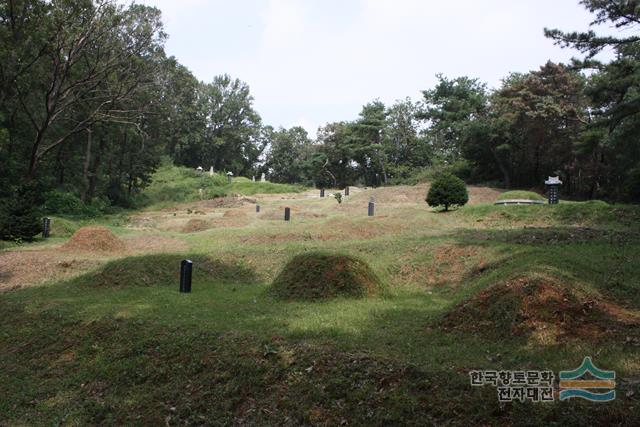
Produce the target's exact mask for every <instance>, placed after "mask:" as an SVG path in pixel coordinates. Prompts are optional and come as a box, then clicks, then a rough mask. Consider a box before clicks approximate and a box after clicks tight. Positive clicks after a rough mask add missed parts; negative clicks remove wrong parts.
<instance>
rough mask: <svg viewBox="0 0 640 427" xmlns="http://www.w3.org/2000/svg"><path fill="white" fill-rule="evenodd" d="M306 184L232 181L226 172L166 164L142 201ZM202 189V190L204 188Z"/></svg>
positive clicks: (170, 200)
mask: <svg viewBox="0 0 640 427" xmlns="http://www.w3.org/2000/svg"><path fill="white" fill-rule="evenodd" d="M304 189H305V188H304V187H302V186H297V185H289V184H276V183H271V182H252V181H251V180H250V179H247V178H244V177H234V178H233V181H232V184H229V182H228V179H227V177H226V176H225V175H224V174H221V173H216V174H214V175H213V176H211V175H209V172H202V173H199V172H197V171H196V170H194V169H191V168H187V167H182V166H173V165H163V166H161V167H160V168H159V169H158V170H157V171H156V172H155V173H154V174H153V176H152V181H151V184H150V185H149V186H148V187H147V188H146V189H145V190H144V191H143V192H142V194H141V195H140V196H139V202H138V203H140V204H142V205H147V206H154V207H165V206H168V205H170V204H174V203H183V202H192V201H196V200H202V199H213V198H216V197H224V196H229V195H233V194H240V195H253V194H258V193H289V192H300V191H304ZM201 190H202V191H201Z"/></svg>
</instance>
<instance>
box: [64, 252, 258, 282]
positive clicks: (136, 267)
mask: <svg viewBox="0 0 640 427" xmlns="http://www.w3.org/2000/svg"><path fill="white" fill-rule="evenodd" d="M185 258H186V259H190V260H191V261H192V262H193V282H194V284H195V283H196V282H211V281H215V282H223V283H233V284H243V283H255V282H256V281H257V276H256V274H255V272H254V271H253V270H251V269H249V268H247V267H245V266H243V265H241V264H236V265H233V264H229V263H225V262H223V261H220V260H216V259H212V258H210V257H208V256H206V255H193V256H185V255H180V254H157V255H145V256H136V257H127V258H123V259H119V260H115V261H111V262H109V263H107V264H105V265H104V266H103V267H102V268H100V269H99V270H98V271H95V272H92V273H89V274H86V275H84V276H81V277H78V278H77V279H74V280H75V281H76V282H78V283H81V284H86V285H89V286H103V287H129V286H166V285H175V286H176V287H177V286H178V283H179V281H180V262H181V261H182V260H183V259H185Z"/></svg>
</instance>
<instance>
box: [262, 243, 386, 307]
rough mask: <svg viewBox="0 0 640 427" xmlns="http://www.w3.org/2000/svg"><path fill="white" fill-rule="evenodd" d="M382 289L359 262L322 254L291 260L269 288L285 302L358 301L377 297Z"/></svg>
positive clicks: (347, 256)
mask: <svg viewBox="0 0 640 427" xmlns="http://www.w3.org/2000/svg"><path fill="white" fill-rule="evenodd" d="M382 287H383V286H382V283H381V281H380V279H379V278H378V276H377V275H376V274H375V273H374V272H373V270H371V268H370V267H369V265H367V263H366V262H364V261H363V260H361V259H359V258H356V257H353V256H350V255H343V254H328V253H324V252H307V253H304V254H301V255H297V256H295V257H293V258H292V259H291V260H290V261H289V262H288V263H287V265H286V266H285V267H284V268H283V270H282V271H281V272H280V274H279V275H278V276H277V277H276V278H275V280H274V281H273V284H272V289H273V291H274V293H275V295H276V296H277V297H278V298H280V299H285V300H320V299H328V298H334V297H338V296H345V297H356V298H362V297H365V296H370V295H375V294H377V293H379V292H380V291H381V290H382Z"/></svg>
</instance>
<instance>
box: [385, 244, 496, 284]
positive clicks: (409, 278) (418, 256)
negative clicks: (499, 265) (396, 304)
mask: <svg viewBox="0 0 640 427" xmlns="http://www.w3.org/2000/svg"><path fill="white" fill-rule="evenodd" d="M423 250H424V251H428V252H431V253H432V254H433V258H432V259H430V260H429V261H425V260H424V257H423V254H422V251H423ZM423 250H419V251H417V252H411V253H407V254H405V255H403V256H401V257H400V258H399V259H398V263H397V270H396V271H394V282H396V283H406V282H409V283H415V284H417V285H420V286H426V287H441V286H458V285H460V284H462V283H463V282H464V280H465V279H466V278H468V277H469V276H470V275H476V274H481V273H483V272H485V271H486V270H487V269H489V268H490V266H489V264H488V263H487V260H486V253H485V252H486V251H485V250H481V249H480V248H479V247H477V246H466V245H453V244H448V243H447V244H443V245H439V246H436V247H435V248H433V247H430V246H429V247H425V248H424V249H423Z"/></svg>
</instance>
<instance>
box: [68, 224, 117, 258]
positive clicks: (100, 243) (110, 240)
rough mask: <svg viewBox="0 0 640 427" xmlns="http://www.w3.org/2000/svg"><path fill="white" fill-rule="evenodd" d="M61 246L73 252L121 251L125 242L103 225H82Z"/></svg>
mask: <svg viewBox="0 0 640 427" xmlns="http://www.w3.org/2000/svg"><path fill="white" fill-rule="evenodd" d="M62 248H63V249H64V250H67V251H74V252H101V253H113V252H123V251H124V250H125V249H126V246H125V244H124V243H123V242H122V241H121V240H120V239H119V238H118V237H117V236H116V235H115V234H113V233H112V232H111V230H109V229H108V228H105V227H82V228H80V229H79V230H78V231H76V232H75V233H74V234H73V236H71V238H70V239H69V240H68V241H67V243H65V244H64V245H63V246H62Z"/></svg>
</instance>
